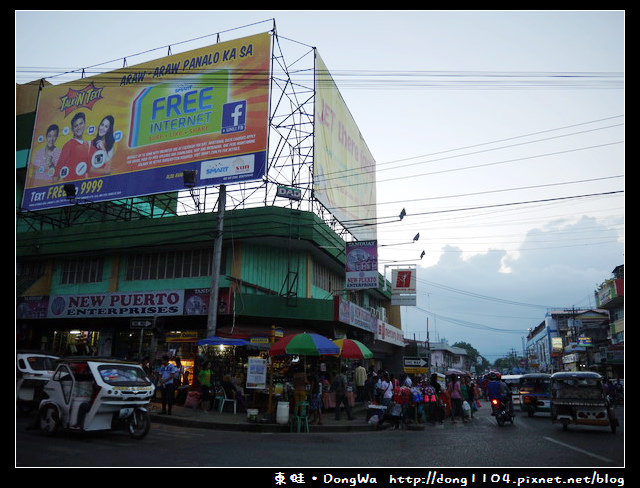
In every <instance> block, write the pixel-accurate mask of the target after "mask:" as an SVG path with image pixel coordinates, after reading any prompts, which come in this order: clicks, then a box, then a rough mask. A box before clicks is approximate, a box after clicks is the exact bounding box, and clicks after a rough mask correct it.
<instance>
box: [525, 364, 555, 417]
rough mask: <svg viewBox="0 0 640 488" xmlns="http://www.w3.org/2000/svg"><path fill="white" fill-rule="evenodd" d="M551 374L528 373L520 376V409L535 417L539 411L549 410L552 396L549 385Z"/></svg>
mask: <svg viewBox="0 0 640 488" xmlns="http://www.w3.org/2000/svg"><path fill="white" fill-rule="evenodd" d="M550 383H551V375H550V374H548V373H528V374H524V375H522V377H521V378H520V410H522V411H523V412H526V413H527V415H528V416H529V417H533V416H534V415H535V414H536V413H538V412H549V410H550V409H551V398H550V396H549V385H550Z"/></svg>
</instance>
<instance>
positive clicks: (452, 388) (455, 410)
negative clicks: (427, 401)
mask: <svg viewBox="0 0 640 488" xmlns="http://www.w3.org/2000/svg"><path fill="white" fill-rule="evenodd" d="M447 393H449V398H450V399H451V422H452V423H454V424H455V423H456V417H460V420H462V421H463V422H464V415H463V413H462V401H463V400H462V391H461V390H460V382H459V381H458V376H457V375H455V374H452V375H451V376H450V377H449V384H448V385H447Z"/></svg>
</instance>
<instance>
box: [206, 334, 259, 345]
mask: <svg viewBox="0 0 640 488" xmlns="http://www.w3.org/2000/svg"><path fill="white" fill-rule="evenodd" d="M198 345H199V346H250V345H251V343H250V342H248V341H245V340H244V339H233V338H231V337H218V336H211V337H207V338H206V339H200V340H199V341H198Z"/></svg>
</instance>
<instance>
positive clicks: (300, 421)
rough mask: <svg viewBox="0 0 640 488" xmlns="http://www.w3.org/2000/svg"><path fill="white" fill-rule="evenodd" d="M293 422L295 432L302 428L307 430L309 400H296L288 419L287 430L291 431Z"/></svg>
mask: <svg viewBox="0 0 640 488" xmlns="http://www.w3.org/2000/svg"><path fill="white" fill-rule="evenodd" d="M294 424H295V429H296V432H300V431H301V429H304V432H309V402H298V403H296V406H295V408H294V409H293V415H292V416H291V418H290V419H289V432H293V429H294Z"/></svg>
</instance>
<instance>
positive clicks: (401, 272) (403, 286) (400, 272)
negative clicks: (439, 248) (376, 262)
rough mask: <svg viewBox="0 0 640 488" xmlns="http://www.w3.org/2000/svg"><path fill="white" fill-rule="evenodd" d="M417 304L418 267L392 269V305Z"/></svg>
mask: <svg viewBox="0 0 640 488" xmlns="http://www.w3.org/2000/svg"><path fill="white" fill-rule="evenodd" d="M416 304H417V294H416V269H415V268H405V269H394V270H392V271H391V305H410V306H415V305H416Z"/></svg>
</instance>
